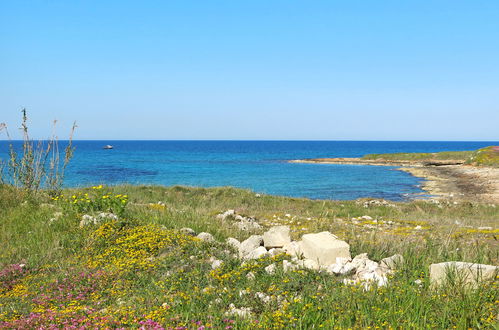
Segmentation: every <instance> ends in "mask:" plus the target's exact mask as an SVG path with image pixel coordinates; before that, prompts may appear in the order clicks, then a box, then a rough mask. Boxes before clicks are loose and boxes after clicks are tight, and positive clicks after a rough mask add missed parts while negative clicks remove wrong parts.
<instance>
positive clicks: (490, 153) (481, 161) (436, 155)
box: [362, 146, 499, 167]
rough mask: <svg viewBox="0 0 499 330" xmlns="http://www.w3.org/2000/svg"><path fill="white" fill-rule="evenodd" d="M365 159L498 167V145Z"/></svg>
mask: <svg viewBox="0 0 499 330" xmlns="http://www.w3.org/2000/svg"><path fill="white" fill-rule="evenodd" d="M362 159H366V160H391V161H423V162H424V161H435V160H440V161H445V160H448V161H463V162H465V163H466V164H469V165H474V166H489V167H499V147H498V146H490V147H486V148H482V149H478V150H474V151H442V152H433V153H417V152H408V153H391V154H368V155H365V156H363V157H362Z"/></svg>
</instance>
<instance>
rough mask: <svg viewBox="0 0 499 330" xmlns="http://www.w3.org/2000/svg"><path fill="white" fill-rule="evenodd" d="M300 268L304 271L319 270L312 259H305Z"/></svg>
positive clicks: (317, 264)
mask: <svg viewBox="0 0 499 330" xmlns="http://www.w3.org/2000/svg"><path fill="white" fill-rule="evenodd" d="M301 266H302V267H303V268H306V269H311V270H319V268H320V266H319V263H317V261H315V260H312V259H305V260H303V261H302V262H301Z"/></svg>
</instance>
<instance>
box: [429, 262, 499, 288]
mask: <svg viewBox="0 0 499 330" xmlns="http://www.w3.org/2000/svg"><path fill="white" fill-rule="evenodd" d="M498 273H499V267H497V266H492V265H483V264H474V263H469V262H459V261H449V262H441V263H438V264H432V265H430V284H431V285H432V286H440V285H443V284H445V283H447V281H448V280H450V279H453V280H454V281H455V283H460V284H463V285H466V286H471V287H476V286H477V285H478V283H479V282H482V281H486V280H491V279H494V278H495V277H496V276H497V274H498Z"/></svg>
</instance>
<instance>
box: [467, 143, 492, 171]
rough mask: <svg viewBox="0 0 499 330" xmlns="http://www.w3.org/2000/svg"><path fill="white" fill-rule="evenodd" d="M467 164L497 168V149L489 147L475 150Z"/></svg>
mask: <svg viewBox="0 0 499 330" xmlns="http://www.w3.org/2000/svg"><path fill="white" fill-rule="evenodd" d="M467 163H468V164H472V165H476V166H493V167H499V147H498V146H490V147H486V148H482V149H479V150H477V151H476V152H475V153H473V155H472V156H471V157H470V158H469V159H468V160H467Z"/></svg>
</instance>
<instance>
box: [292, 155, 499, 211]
mask: <svg viewBox="0 0 499 330" xmlns="http://www.w3.org/2000/svg"><path fill="white" fill-rule="evenodd" d="M481 150H485V151H486V152H488V153H489V154H488V155H487V157H488V158H487V161H489V162H490V159H492V160H494V161H495V160H496V157H497V152H498V148H497V147H489V148H484V149H481ZM481 150H478V151H475V152H471V151H470V152H459V153H458V152H445V153H433V154H416V153H414V154H411V153H407V154H384V155H366V156H364V157H362V158H313V159H296V160H290V161H289V162H290V163H303V164H345V165H371V166H396V167H398V168H397V169H398V170H400V171H404V172H407V173H410V174H412V175H413V176H415V177H419V178H423V179H424V180H425V181H424V183H423V185H422V187H421V188H422V189H423V190H424V191H426V192H428V193H429V194H431V195H433V196H437V197H440V198H446V199H452V200H467V201H474V202H485V203H499V168H498V167H497V166H475V165H476V164H474V163H473V160H474V159H475V158H476V157H477V156H476V155H481V154H480V152H482V151H481ZM491 151H492V158H490V152H491ZM397 158H398V159H397ZM468 159H470V160H472V161H471V162H470V161H468ZM493 165H495V164H493Z"/></svg>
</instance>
